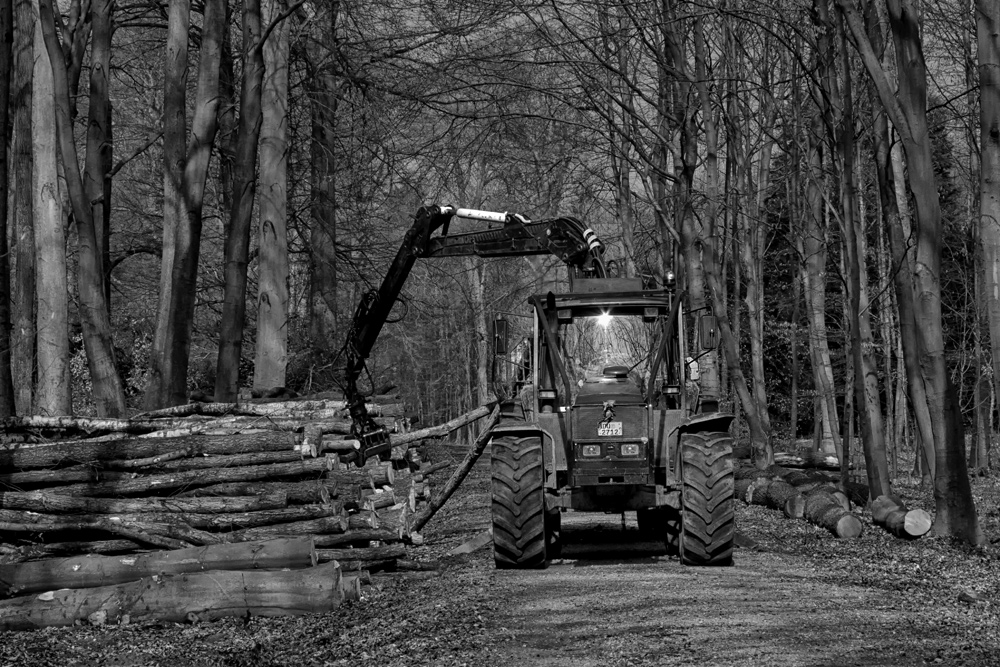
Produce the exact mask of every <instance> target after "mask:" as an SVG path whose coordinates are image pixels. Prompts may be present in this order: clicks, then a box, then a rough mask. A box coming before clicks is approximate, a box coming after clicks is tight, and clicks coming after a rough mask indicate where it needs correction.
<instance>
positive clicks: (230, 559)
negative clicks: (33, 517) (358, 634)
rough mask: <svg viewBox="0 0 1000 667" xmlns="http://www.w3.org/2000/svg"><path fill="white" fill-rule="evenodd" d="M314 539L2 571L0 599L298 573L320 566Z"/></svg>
mask: <svg viewBox="0 0 1000 667" xmlns="http://www.w3.org/2000/svg"><path fill="white" fill-rule="evenodd" d="M317 562H318V560H317V553H316V550H315V548H314V547H313V543H312V539H310V538H308V537H298V538H291V539H277V540H267V541H263V542H241V543H238V544H212V545H208V546H204V547H190V548H187V549H176V550H174V551H161V552H153V553H145V554H137V555H135V556H95V555H93V554H87V555H84V556H75V557H71V558H58V559H49V560H43V561H35V562H31V563H22V564H18V565H0V595H4V596H5V597H10V596H14V595H30V594H32V593H40V592H42V591H53V590H58V589H61V588H72V589H80V588H96V587H98V586H113V585H116V584H123V583H126V582H129V581H138V580H139V579H142V578H144V577H152V576H154V575H156V576H163V575H172V574H183V573H187V572H204V571H209V570H211V571H219V570H223V571H224V570H280V569H290V570H298V569H303V568H307V567H313V566H315V565H316V564H317Z"/></svg>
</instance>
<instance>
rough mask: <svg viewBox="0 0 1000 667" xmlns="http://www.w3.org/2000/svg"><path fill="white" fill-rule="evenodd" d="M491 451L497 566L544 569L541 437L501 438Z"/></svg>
mask: <svg viewBox="0 0 1000 667" xmlns="http://www.w3.org/2000/svg"><path fill="white" fill-rule="evenodd" d="M492 449H493V455H492V461H491V470H492V475H493V478H492V496H493V558H494V560H495V561H496V565H497V567H498V568H519V569H525V568H541V567H545V565H546V563H547V562H548V549H547V546H548V545H547V536H546V523H547V522H546V512H545V468H544V465H543V461H542V440H541V437H539V436H530V437H517V436H509V435H504V436H499V437H496V438H493V448H492ZM549 522H551V519H549Z"/></svg>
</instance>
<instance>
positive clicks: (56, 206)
mask: <svg viewBox="0 0 1000 667" xmlns="http://www.w3.org/2000/svg"><path fill="white" fill-rule="evenodd" d="M35 8H36V10H37V8H38V5H37V4H36V5H35ZM35 53H36V58H35V67H34V76H33V81H34V94H33V95H32V98H31V99H32V104H31V136H32V154H33V158H34V159H33V162H32V164H33V174H32V187H31V189H32V192H34V194H35V197H34V205H33V207H34V212H33V217H34V220H35V252H36V258H37V259H36V261H35V266H36V267H37V270H38V280H37V283H36V284H37V289H38V296H37V299H38V310H37V313H38V321H37V324H36V330H37V332H38V383H37V388H36V391H35V410H36V411H37V412H38V413H40V414H47V415H68V414H71V413H72V411H73V406H72V403H71V400H70V378H69V319H68V318H69V299H68V298H67V294H68V291H67V280H66V236H65V233H64V232H63V211H62V199H61V197H60V196H59V179H58V167H57V162H56V150H57V149H56V112H55V96H54V94H53V84H52V65H51V64H50V63H49V53H48V51H46V49H45V44H44V43H43V38H42V25H41V22H40V21H38V22H36V24H35Z"/></svg>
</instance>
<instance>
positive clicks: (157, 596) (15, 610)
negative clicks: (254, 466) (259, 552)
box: [0, 562, 344, 630]
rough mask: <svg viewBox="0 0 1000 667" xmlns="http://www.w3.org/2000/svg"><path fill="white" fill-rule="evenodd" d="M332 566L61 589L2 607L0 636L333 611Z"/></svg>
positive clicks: (337, 588)
mask: <svg viewBox="0 0 1000 667" xmlns="http://www.w3.org/2000/svg"><path fill="white" fill-rule="evenodd" d="M343 597H344V594H343V591H342V589H341V571H340V566H339V564H337V563H335V562H330V563H325V564H323V565H318V566H316V567H312V568H306V569H303V570H279V571H262V570H236V571H224V570H215V571H212V572H204V573H202V572H199V573H186V574H172V575H164V576H156V577H146V578H143V579H140V580H139V581H134V582H129V583H125V584H117V585H114V586H102V587H99V588H84V589H62V590H57V591H50V592H46V593H43V594H41V595H28V596H22V597H18V598H13V599H11V600H3V601H0V630H31V629H37V628H44V627H53V626H66V625H73V624H75V623H77V622H87V621H89V622H90V623H92V624H103V623H112V624H119V623H121V622H122V621H123V620H124V619H126V618H127V621H128V622H130V623H136V622H147V621H166V622H173V623H182V622H185V621H187V622H191V621H211V620H216V619H219V618H223V617H227V616H236V617H251V616H298V615H303V614H315V613H323V612H328V611H332V610H333V609H334V608H336V607H337V606H338V605H339V604H340V603H341V602H342V600H343Z"/></svg>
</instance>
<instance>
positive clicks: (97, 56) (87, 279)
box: [39, 0, 125, 417]
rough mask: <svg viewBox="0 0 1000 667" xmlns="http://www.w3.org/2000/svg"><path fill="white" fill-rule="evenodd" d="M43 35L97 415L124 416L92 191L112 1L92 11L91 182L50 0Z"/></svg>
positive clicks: (42, 6)
mask: <svg viewBox="0 0 1000 667" xmlns="http://www.w3.org/2000/svg"><path fill="white" fill-rule="evenodd" d="M39 12H40V20H39V24H40V25H41V27H42V34H43V37H44V39H45V48H46V50H47V51H48V54H49V61H50V62H51V64H52V85H53V89H54V91H55V116H56V137H57V139H58V143H59V154H60V157H61V160H62V165H63V174H64V176H65V179H66V187H67V191H68V193H69V200H70V204H71V206H72V211H73V218H74V220H75V222H76V235H77V244H78V247H79V254H78V257H77V285H78V290H79V296H80V304H79V309H80V321H81V324H82V326H83V342H84V348H85V349H86V352H87V364H88V366H89V369H90V382H91V387H92V388H93V399H94V404H95V406H96V408H97V414H98V416H101V417H105V416H113V417H117V416H120V415H123V414H124V413H125V390H124V387H123V386H122V382H121V378H120V377H119V376H118V371H117V369H116V368H115V357H114V346H113V344H112V338H111V320H110V318H109V316H108V307H107V303H106V302H105V298H104V295H105V292H104V268H103V267H102V266H101V256H100V246H99V245H98V242H97V237H96V232H95V227H94V211H93V204H92V201H93V200H94V199H97V200H103V193H104V190H103V185H102V187H100V188H99V189H96V190H94V192H90V191H89V187H91V184H92V183H98V184H103V183H104V173H103V168H104V161H103V160H101V159H100V154H101V151H102V150H105V149H106V144H107V140H108V139H107V126H106V124H107V120H108V114H107V105H108V80H107V77H108V70H109V66H110V47H111V43H110V42H111V2H110V0H100V1H99V2H95V3H94V4H93V5H92V7H91V21H92V23H93V25H94V41H93V47H92V50H91V68H90V103H89V112H88V113H89V122H88V134H87V179H86V182H85V179H84V178H83V176H82V175H81V173H80V169H79V160H78V159H77V150H76V143H75V141H74V137H73V121H72V118H73V111H72V102H71V100H70V85H71V77H69V76H68V74H67V68H66V63H65V62H64V60H63V50H62V46H61V45H60V43H59V37H58V35H57V34H56V23H55V17H54V15H53V10H52V0H39Z"/></svg>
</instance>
